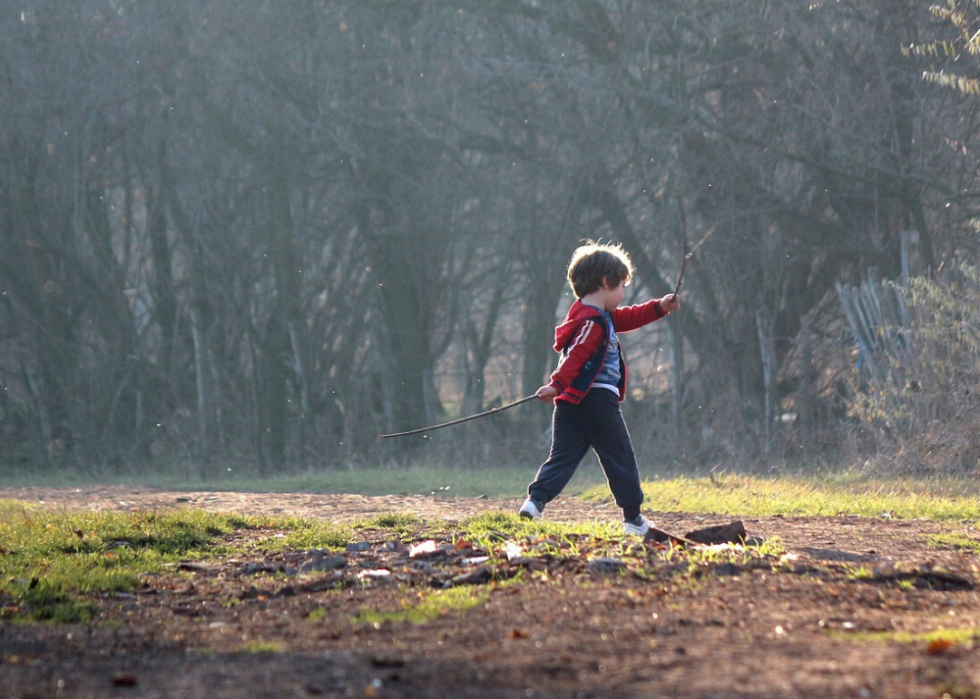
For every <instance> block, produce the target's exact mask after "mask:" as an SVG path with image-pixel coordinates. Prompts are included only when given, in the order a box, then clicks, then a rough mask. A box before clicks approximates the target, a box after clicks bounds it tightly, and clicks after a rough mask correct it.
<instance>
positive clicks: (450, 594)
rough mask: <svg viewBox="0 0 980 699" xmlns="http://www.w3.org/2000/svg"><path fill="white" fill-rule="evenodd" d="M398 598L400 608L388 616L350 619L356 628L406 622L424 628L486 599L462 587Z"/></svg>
mask: <svg viewBox="0 0 980 699" xmlns="http://www.w3.org/2000/svg"><path fill="white" fill-rule="evenodd" d="M410 592H411V594H409V595H407V596H406V597H404V598H402V600H401V608H400V609H397V610H393V611H389V612H379V611H377V610H373V609H366V610H363V611H361V613H360V614H358V615H357V616H356V617H355V618H354V623H356V624H382V623H384V622H386V621H391V622H397V621H406V622H409V623H411V624H424V623H426V622H429V621H433V620H435V619H438V618H440V617H443V616H446V615H449V614H459V613H463V612H465V611H467V610H469V609H473V608H474V607H478V606H479V605H481V604H483V603H484V602H486V600H487V598H488V597H489V596H490V591H489V589H487V588H485V587H482V586H480V587H475V586H463V587H451V588H449V589H447V590H415V589H410Z"/></svg>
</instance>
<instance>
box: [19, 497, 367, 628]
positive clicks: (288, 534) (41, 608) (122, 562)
mask: <svg viewBox="0 0 980 699" xmlns="http://www.w3.org/2000/svg"><path fill="white" fill-rule="evenodd" d="M263 529H268V530H272V531H276V532H280V534H278V535H276V536H272V537H270V538H269V539H268V540H267V541H264V542H263V545H264V546H265V548H266V549H275V548H276V547H277V546H279V547H282V548H304V547H318V548H324V547H330V546H333V547H343V546H344V545H345V544H346V543H347V542H348V541H349V530H346V529H344V528H341V527H336V526H333V525H326V524H322V523H320V522H318V521H316V520H300V519H282V520H276V519H269V518H251V517H245V516H242V515H238V514H218V513H213V512H207V511H204V510H193V509H181V510H166V511H160V512H135V513H132V512H130V513H120V512H57V511H52V510H48V509H44V508H40V507H34V506H26V505H24V504H23V503H16V502H10V501H0V607H2V610H3V611H2V617H5V618H12V619H19V618H23V619H35V620H53V621H62V622H68V621H82V620H84V619H86V618H89V617H90V616H91V615H92V614H93V613H94V610H95V605H94V604H93V603H92V601H91V596H92V595H94V594H96V593H100V594H114V593H120V592H126V591H128V590H132V589H134V588H135V587H136V586H138V585H139V584H140V578H141V576H142V575H145V574H148V573H157V572H160V571H162V570H164V569H165V567H166V566H168V565H171V564H173V563H174V562H176V561H179V560H187V559H201V558H207V557H217V556H220V555H227V554H229V553H232V552H234V551H235V550H236V548H235V547H234V546H232V545H230V544H228V543H227V539H226V537H227V536H228V535H230V534H232V533H234V532H237V531H240V530H263ZM241 545H244V544H239V546H241Z"/></svg>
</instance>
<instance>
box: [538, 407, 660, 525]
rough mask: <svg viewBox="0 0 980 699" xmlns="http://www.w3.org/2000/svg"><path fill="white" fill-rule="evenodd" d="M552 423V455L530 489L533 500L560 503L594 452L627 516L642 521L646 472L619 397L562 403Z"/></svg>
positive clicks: (617, 501) (542, 465) (624, 514)
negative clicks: (639, 517)
mask: <svg viewBox="0 0 980 699" xmlns="http://www.w3.org/2000/svg"><path fill="white" fill-rule="evenodd" d="M551 421H552V422H551V453H550V454H549V456H548V460H547V461H545V462H544V463H543V464H541V467H540V468H539V469H538V474H537V475H536V476H535V477H534V481H533V482H532V483H531V485H529V486H528V488H527V492H528V495H529V496H530V497H532V498H534V499H536V500H540V501H541V502H542V503H548V502H550V501H552V500H554V499H555V498H556V497H558V494H559V493H561V491H562V490H563V489H564V488H565V486H566V485H568V482H569V481H570V480H571V478H572V476H573V475H575V470H576V469H577V468H578V465H579V464H580V463H581V462H582V459H583V458H584V457H585V455H586V453H588V451H589V449H590V448H591V449H592V450H593V451H595V454H596V456H597V457H598V459H599V465H600V466H601V467H602V472H603V473H604V474H605V476H606V482H607V483H608V484H609V490H610V491H612V495H613V498H615V500H616V504H617V505H619V506H620V507H621V508H623V516H624V517H626V518H633V517H636V516H637V515H639V514H640V505H641V504H642V503H643V490H642V489H641V488H640V472H639V470H638V469H637V467H636V456H635V454H634V453H633V443H632V442H631V441H630V435H629V430H627V429H626V421H625V420H624V419H623V411H622V410H621V409H620V405H619V396H618V395H617V394H616V393H613V392H612V391H610V390H608V389H605V388H593V389H592V390H590V391H589V392H588V393H586V394H585V398H583V399H582V402H581V403H579V404H577V405H574V404H572V403H566V402H564V401H556V402H555V412H554V414H553V415H552V418H551Z"/></svg>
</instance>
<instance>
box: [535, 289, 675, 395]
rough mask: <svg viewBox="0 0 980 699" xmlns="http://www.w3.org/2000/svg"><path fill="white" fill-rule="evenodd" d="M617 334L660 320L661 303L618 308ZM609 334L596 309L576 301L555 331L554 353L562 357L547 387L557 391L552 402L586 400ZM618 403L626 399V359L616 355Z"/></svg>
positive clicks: (600, 363) (614, 315)
mask: <svg viewBox="0 0 980 699" xmlns="http://www.w3.org/2000/svg"><path fill="white" fill-rule="evenodd" d="M611 315H612V320H613V328H614V329H615V330H616V333H617V334H618V333H621V332H623V333H625V332H629V331H630V330H636V329H637V328H641V327H643V326H644V325H647V324H649V323H652V322H653V321H655V320H660V319H661V318H663V317H664V316H665V315H667V314H666V313H664V310H663V308H661V306H660V300H659V299H654V300H652V301H647V302H646V303H641V304H639V305H636V306H625V307H623V308H617V309H616V310H614V311H613V312H612V313H611ZM608 336H609V332H608V329H607V327H606V322H605V320H604V319H603V317H602V313H601V312H600V311H599V309H598V308H596V307H594V306H589V305H587V304H584V303H582V301H581V300H578V299H576V301H575V303H573V304H572V307H571V308H569V309H568V313H567V314H566V315H565V320H563V321H562V323H561V325H559V326H558V327H556V328H555V351H556V352H559V353H560V354H561V357H560V358H559V360H558V367H557V368H556V369H555V371H554V373H553V374H552V375H551V382H550V385H551V386H554V387H555V388H556V389H557V390H558V396H557V397H556V398H555V400H563V401H567V402H569V403H578V402H580V401H581V400H582V398H584V397H585V394H586V393H587V392H588V390H589V388H591V387H592V382H593V381H595V377H596V376H598V375H599V371H600V370H601V369H602V364H603V362H605V360H606V350H607V347H608V344H609V337H608ZM619 370H620V371H619V373H620V379H619V400H620V402H622V401H623V400H625V399H626V359H625V357H624V356H623V351H622V348H620V352H619Z"/></svg>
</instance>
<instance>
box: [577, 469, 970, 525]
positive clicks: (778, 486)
mask: <svg viewBox="0 0 980 699" xmlns="http://www.w3.org/2000/svg"><path fill="white" fill-rule="evenodd" d="M971 483H972V482H971ZM643 491H644V493H645V495H646V502H645V507H646V508H648V509H651V510H660V511H663V512H708V513H715V514H724V515H733V516H743V517H744V516H773V515H784V516H804V515H822V516H834V515H840V514H846V515H858V516H862V517H880V516H887V517H892V518H895V519H915V518H924V519H930V520H934V521H977V520H980V497H977V495H978V492H977V491H978V486H977V485H976V484H975V483H973V484H972V485H971V484H970V483H961V482H960V481H955V482H954V481H952V480H945V481H943V480H933V481H917V480H897V479H896V480H887V481H886V480H877V479H869V478H865V477H861V476H858V475H847V474H830V475H824V476H821V477H813V478H805V477H789V476H781V477H775V478H762V477H753V476H741V475H735V474H722V475H714V474H713V475H710V476H706V477H698V478H692V477H677V478H670V479H663V480H650V481H645V482H644V483H643ZM582 495H583V497H585V498H589V499H594V500H607V499H608V498H609V491H608V488H606V487H605V486H596V487H593V488H589V489H587V490H585V491H584V492H583V494H582Z"/></svg>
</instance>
